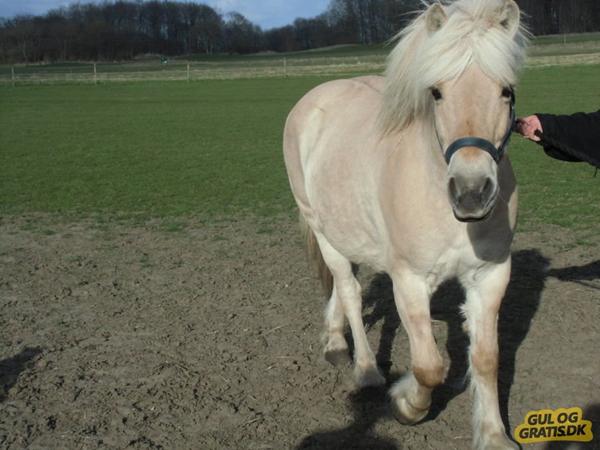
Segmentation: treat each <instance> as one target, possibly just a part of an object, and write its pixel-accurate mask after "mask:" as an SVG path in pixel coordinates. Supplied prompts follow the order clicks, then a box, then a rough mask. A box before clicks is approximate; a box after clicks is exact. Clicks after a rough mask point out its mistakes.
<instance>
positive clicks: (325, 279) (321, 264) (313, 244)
mask: <svg viewBox="0 0 600 450" xmlns="http://www.w3.org/2000/svg"><path fill="white" fill-rule="evenodd" d="M300 229H301V230H302V233H303V234H304V238H305V240H306V251H307V253H308V260H309V263H310V264H311V265H312V266H314V267H315V268H316V270H317V276H318V277H319V280H320V281H321V286H323V290H324V291H325V295H326V296H327V298H329V297H330V296H331V293H332V292H333V275H332V274H331V271H330V270H329V267H327V264H325V260H323V254H322V253H321V249H320V248H319V242H318V241H317V238H316V236H315V233H313V231H312V230H311V228H310V227H309V226H308V224H307V223H306V220H305V219H304V217H303V216H302V214H300Z"/></svg>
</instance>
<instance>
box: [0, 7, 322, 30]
mask: <svg viewBox="0 0 600 450" xmlns="http://www.w3.org/2000/svg"><path fill="white" fill-rule="evenodd" d="M77 1H79V0H0V17H12V16H14V15H16V14H34V15H40V14H44V13H46V12H47V11H48V10H50V9H53V8H58V7H60V6H66V5H69V4H70V3H76V2H77ZM196 2H197V3H204V4H206V5H209V6H212V7H213V8H215V9H216V10H218V11H219V12H220V13H223V14H225V13H227V12H230V11H237V12H239V13H242V14H243V15H244V16H246V17H247V18H248V19H250V20H251V21H252V22H254V23H255V24H257V25H260V26H261V27H262V28H263V29H267V28H273V27H279V26H283V25H287V24H290V23H292V22H293V21H294V19H295V18H297V17H314V16H316V15H318V14H320V13H322V12H323V11H325V9H326V8H327V5H328V4H329V0H202V1H196ZM81 3H86V1H85V0H81Z"/></svg>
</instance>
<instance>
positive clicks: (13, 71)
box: [10, 66, 15, 87]
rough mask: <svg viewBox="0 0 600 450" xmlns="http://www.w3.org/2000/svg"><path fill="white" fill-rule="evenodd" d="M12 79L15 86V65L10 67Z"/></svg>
mask: <svg viewBox="0 0 600 450" xmlns="http://www.w3.org/2000/svg"><path fill="white" fill-rule="evenodd" d="M10 79H11V80H12V85H13V87H15V66H11V68H10Z"/></svg>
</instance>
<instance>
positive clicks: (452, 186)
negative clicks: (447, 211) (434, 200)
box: [448, 177, 458, 200]
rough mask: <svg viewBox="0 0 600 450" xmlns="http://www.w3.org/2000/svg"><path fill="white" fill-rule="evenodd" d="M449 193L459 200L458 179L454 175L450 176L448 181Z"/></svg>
mask: <svg viewBox="0 0 600 450" xmlns="http://www.w3.org/2000/svg"><path fill="white" fill-rule="evenodd" d="M448 193H449V194H450V198H452V199H455V200H458V188H457V187H456V179H455V178H454V177H452V178H450V181H449V182H448Z"/></svg>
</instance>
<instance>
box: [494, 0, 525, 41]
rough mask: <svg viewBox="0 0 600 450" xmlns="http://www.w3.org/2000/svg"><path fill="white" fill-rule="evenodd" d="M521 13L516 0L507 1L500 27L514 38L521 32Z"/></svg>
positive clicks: (501, 16)
mask: <svg viewBox="0 0 600 450" xmlns="http://www.w3.org/2000/svg"><path fill="white" fill-rule="evenodd" d="M520 20H521V11H520V10H519V6H518V5H517V4H516V3H515V1H514V0H506V1H505V4H504V8H502V10H501V13H500V20H499V23H500V26H501V27H502V28H504V29H505V30H506V31H507V32H508V34H510V35H511V36H513V35H514V34H515V33H516V32H517V31H518V30H519V23H520Z"/></svg>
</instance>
